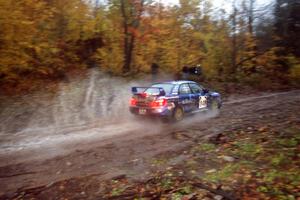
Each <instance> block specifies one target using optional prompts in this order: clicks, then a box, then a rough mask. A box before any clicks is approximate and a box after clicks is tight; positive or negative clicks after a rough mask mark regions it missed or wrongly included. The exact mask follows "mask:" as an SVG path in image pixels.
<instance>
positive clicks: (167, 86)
mask: <svg viewBox="0 0 300 200" xmlns="http://www.w3.org/2000/svg"><path fill="white" fill-rule="evenodd" d="M151 87H156V88H163V89H164V91H165V92H166V94H170V93H171V91H172V89H173V87H174V85H173V84H169V83H157V84H153V85H152V86H151ZM156 88H148V89H146V90H145V93H147V94H156V93H157V92H158V91H157V89H156Z"/></svg>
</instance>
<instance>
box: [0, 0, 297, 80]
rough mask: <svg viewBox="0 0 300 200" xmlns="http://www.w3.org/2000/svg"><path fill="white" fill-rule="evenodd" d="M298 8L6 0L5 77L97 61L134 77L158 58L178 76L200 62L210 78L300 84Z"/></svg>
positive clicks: (2, 7)
mask: <svg viewBox="0 0 300 200" xmlns="http://www.w3.org/2000/svg"><path fill="white" fill-rule="evenodd" d="M299 10H300V8H299V4H297V3H296V1H295V0H277V1H276V2H273V4H270V5H267V6H260V7H259V6H256V4H255V0H242V1H235V2H234V3H233V5H232V10H224V9H220V8H215V7H214V6H213V5H212V4H211V3H210V1H208V0H180V2H179V4H178V5H173V6H167V5H165V4H163V3H158V2H157V1H149V0H109V1H107V2H106V3H105V4H103V3H102V4H100V3H99V1H96V2H94V1H83V0H23V1H13V0H0V16H1V17H0V27H1V29H0V58H1V59H0V82H1V84H2V85H3V84H13V85H16V84H18V83H20V82H22V80H25V79H27V80H28V79H33V78H38V79H53V78H61V77H64V76H65V74H66V73H68V72H69V71H70V70H74V69H80V70H82V69H83V70H84V69H86V68H87V67H93V66H98V67H100V68H102V69H103V70H105V71H108V72H110V73H112V74H116V75H120V74H125V75H132V74H137V73H148V72H149V71H150V66H151V65H152V64H153V63H156V64H157V65H158V66H159V67H160V69H161V70H162V71H165V72H168V73H172V74H175V73H176V72H178V71H180V70H181V69H182V67H183V66H185V65H198V64H200V65H202V67H203V70H204V73H205V77H206V78H207V79H208V80H217V81H233V82H245V83H249V84H257V85H259V83H261V82H262V84H265V83H272V82H278V83H280V84H287V83H297V81H298V82H299V74H300V69H299V68H300V64H299V56H300V55H299V46H298V45H299V35H300V34H299V26H298V25H299V12H300V11H299ZM266 13H267V14H266ZM297 24H298V25H297ZM289 36H290V37H289Z"/></svg>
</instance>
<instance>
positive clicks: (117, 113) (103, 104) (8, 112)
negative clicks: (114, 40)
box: [0, 69, 216, 157]
mask: <svg viewBox="0 0 300 200" xmlns="http://www.w3.org/2000/svg"><path fill="white" fill-rule="evenodd" d="M156 80H160V81H163V80H172V77H169V76H167V75H165V74H162V75H160V76H158V77H156ZM150 84H151V77H144V78H143V79H142V80H135V81H127V80H125V79H121V78H116V77H112V76H110V75H108V74H105V73H103V72H100V71H99V70H97V69H91V70H90V72H89V74H88V76H87V78H86V79H83V80H70V81H69V82H68V83H61V85H60V90H59V91H58V92H57V93H56V94H54V95H53V94H51V95H50V94H40V93H39V94H32V95H28V96H26V97H22V98H20V99H17V100H16V101H14V102H13V103H12V104H9V105H6V109H4V112H3V113H1V114H0V118H3V119H5V120H4V122H5V123H3V124H1V132H0V136H1V141H0V149H1V150H0V157H1V155H4V154H10V153H15V152H23V151H26V150H32V149H35V150H38V151H37V152H38V153H39V155H40V154H41V151H45V152H46V153H48V154H51V155H56V154H61V153H64V146H65V145H70V144H76V143H78V144H80V143H82V142H88V141H95V140H104V139H107V138H110V137H116V136H121V135H124V134H128V133H138V134H139V135H146V134H152V133H157V132H160V131H165V130H167V129H168V128H167V127H168V126H173V125H171V124H168V125H166V124H162V123H157V121H155V122H153V121H148V120H137V119H136V118H135V117H134V116H132V115H131V114H130V113H129V111H128V103H129V99H130V97H131V92H130V88H131V87H132V86H149V85H150ZM215 115H216V114H215V113H202V114H197V115H194V116H189V117H187V118H186V119H185V120H184V121H183V122H181V123H179V124H177V125H175V126H180V127H185V126H189V125H190V124H192V123H197V122H201V121H203V120H206V119H209V118H211V117H214V116H215ZM5 116H9V118H6V117H5ZM2 122H3V121H2ZM13 124H14V125H13Z"/></svg>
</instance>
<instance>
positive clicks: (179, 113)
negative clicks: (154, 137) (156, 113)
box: [173, 106, 184, 122]
mask: <svg viewBox="0 0 300 200" xmlns="http://www.w3.org/2000/svg"><path fill="white" fill-rule="evenodd" d="M183 117H184V111H183V109H182V108H181V107H179V106H178V107H176V108H175V109H174V112H173V120H174V121H175V122H179V121H181V120H183Z"/></svg>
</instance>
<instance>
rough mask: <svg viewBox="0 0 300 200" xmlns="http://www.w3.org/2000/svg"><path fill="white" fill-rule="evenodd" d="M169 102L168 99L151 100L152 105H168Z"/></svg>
mask: <svg viewBox="0 0 300 200" xmlns="http://www.w3.org/2000/svg"><path fill="white" fill-rule="evenodd" d="M167 103H168V101H167V99H158V100H155V101H152V102H150V107H160V106H166V105H167Z"/></svg>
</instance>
